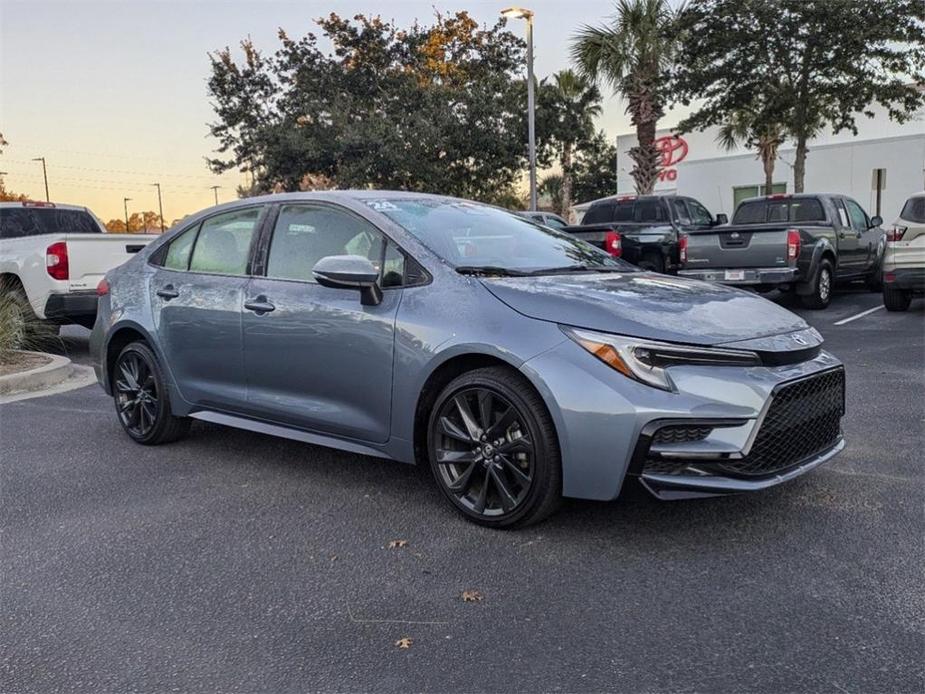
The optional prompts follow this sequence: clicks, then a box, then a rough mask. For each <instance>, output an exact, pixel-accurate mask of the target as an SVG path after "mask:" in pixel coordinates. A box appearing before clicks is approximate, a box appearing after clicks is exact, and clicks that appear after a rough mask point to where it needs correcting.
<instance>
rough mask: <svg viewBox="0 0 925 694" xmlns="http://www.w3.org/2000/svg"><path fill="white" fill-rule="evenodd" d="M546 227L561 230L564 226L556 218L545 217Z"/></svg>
mask: <svg viewBox="0 0 925 694" xmlns="http://www.w3.org/2000/svg"><path fill="white" fill-rule="evenodd" d="M546 226H548V227H552V228H553V229H561V228H563V227H564V226H565V224H564V223H563V222H562V220H561V219H559V218H558V217H546Z"/></svg>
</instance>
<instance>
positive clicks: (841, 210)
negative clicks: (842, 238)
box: [832, 198, 851, 229]
mask: <svg viewBox="0 0 925 694" xmlns="http://www.w3.org/2000/svg"><path fill="white" fill-rule="evenodd" d="M832 203H833V204H834V205H835V211H836V212H837V213H838V223H839V225H840V226H841V227H842V228H843V229H847V228H848V227H850V226H851V222H850V221H849V220H848V211H847V210H846V209H845V203H844V202H843V201H842V199H841V198H835V199H834V200H833V201H832Z"/></svg>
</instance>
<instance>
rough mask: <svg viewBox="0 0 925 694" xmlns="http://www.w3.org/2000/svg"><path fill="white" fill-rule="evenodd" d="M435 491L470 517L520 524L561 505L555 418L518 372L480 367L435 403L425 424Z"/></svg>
mask: <svg viewBox="0 0 925 694" xmlns="http://www.w3.org/2000/svg"><path fill="white" fill-rule="evenodd" d="M428 454H429V458H430V466H431V471H432V472H433V476H434V479H435V480H436V482H437V486H438V487H439V488H440V490H441V491H442V492H443V494H444V495H445V496H446V498H447V499H449V501H450V502H451V503H452V504H453V505H454V506H455V507H456V508H457V509H458V510H459V512H460V513H462V515H463V516H465V517H466V518H467V519H469V520H471V521H474V522H475V523H479V524H481V525H487V526H490V527H496V528H505V527H515V526H525V525H528V524H531V523H536V522H538V521H540V520H542V519H544V518H546V517H547V516H549V515H550V514H551V513H552V512H553V511H555V509H556V507H557V506H558V504H559V501H560V498H561V494H562V492H561V489H562V467H561V461H560V455H559V446H558V441H557V439H556V435H555V427H554V425H553V422H552V418H551V417H550V416H549V413H548V412H547V410H546V407H545V405H544V403H543V401H542V399H541V398H540V396H539V395H538V394H537V393H536V391H534V390H533V388H532V387H531V386H530V384H529V383H528V382H527V381H526V380H525V379H524V378H523V376H521V375H520V374H517V373H516V372H513V371H511V370H510V369H507V368H504V367H489V368H484V369H477V370H475V371H471V372H469V373H466V374H463V375H461V376H459V377H458V378H456V379H454V380H453V381H452V382H451V383H450V384H449V385H447V387H446V388H444V389H443V391H442V392H441V393H440V395H439V397H438V398H437V402H436V403H435V405H434V408H433V410H432V414H431V417H430V421H429V424H428Z"/></svg>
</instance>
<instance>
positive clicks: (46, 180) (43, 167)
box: [32, 157, 51, 202]
mask: <svg viewBox="0 0 925 694" xmlns="http://www.w3.org/2000/svg"><path fill="white" fill-rule="evenodd" d="M32 161H40V162H42V177H43V178H44V179H45V202H51V198H50V197H49V196H48V169H47V168H45V157H36V158H35V159H33V160H32Z"/></svg>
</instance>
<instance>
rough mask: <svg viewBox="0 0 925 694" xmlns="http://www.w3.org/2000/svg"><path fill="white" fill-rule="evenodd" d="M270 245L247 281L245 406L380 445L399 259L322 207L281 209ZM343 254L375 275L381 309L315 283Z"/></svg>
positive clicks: (359, 224) (380, 238)
mask: <svg viewBox="0 0 925 694" xmlns="http://www.w3.org/2000/svg"><path fill="white" fill-rule="evenodd" d="M268 245H269V247H268V249H267V250H266V263H265V264H266V271H265V276H262V277H254V278H253V279H252V280H251V281H250V283H249V285H248V287H247V298H246V301H245V311H244V316H243V326H244V354H245V364H246V371H247V402H248V409H249V410H250V411H251V413H252V414H253V415H255V416H259V417H264V418H267V419H271V420H273V421H276V422H281V423H286V424H290V425H294V426H298V427H300V428H304V429H311V430H314V431H319V432H323V433H327V434H334V435H339V436H345V437H350V438H355V439H361V440H363V441H368V442H378V443H381V442H384V441H386V440H387V439H388V436H389V422H390V417H391V398H392V356H393V345H394V330H395V316H396V313H397V310H398V305H399V302H400V301H401V293H402V290H401V287H402V283H403V277H404V256H403V254H402V253H401V251H400V250H399V249H398V248H397V247H396V246H395V245H394V243H392V242H390V241H389V240H388V239H387V238H386V236H385V235H384V234H383V233H382V232H381V231H380V230H379V229H377V228H376V227H375V226H373V225H372V224H371V223H370V222H369V221H367V220H366V219H364V218H362V217H360V216H359V215H357V214H355V213H353V212H351V211H349V210H347V209H345V208H342V207H339V206H335V205H330V204H322V203H293V204H286V205H282V206H280V208H279V215H278V218H277V219H276V222H275V224H274V225H273V231H272V235H271V237H270V238H269V241H268ZM345 254H346V255H361V256H364V257H366V258H369V260H370V261H371V262H372V263H373V264H374V265H376V266H377V267H379V268H380V269H381V274H380V277H381V279H380V282H381V284H382V287H383V299H382V302H381V303H380V304H379V305H377V306H364V305H362V304H361V303H360V294H359V292H358V291H356V290H352V289H332V288H329V287H322V286H321V285H320V284H318V283H317V282H316V281H315V279H314V276H313V275H312V269H313V268H314V266H315V264H316V263H317V262H318V261H319V260H321V259H322V258H324V257H327V256H331V255H345ZM249 307H250V308H249ZM257 307H263V308H264V309H267V308H268V307H269V310H259V308H257Z"/></svg>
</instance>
